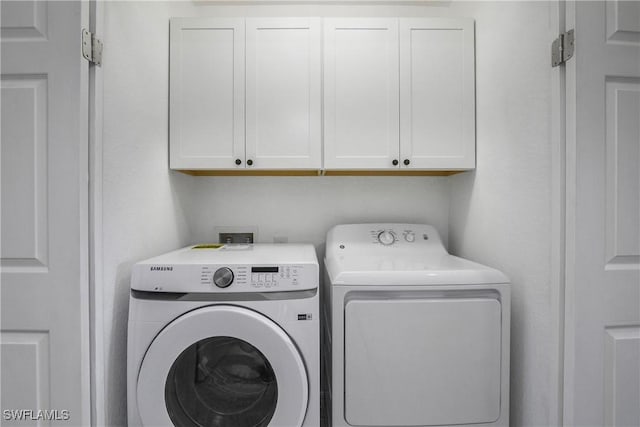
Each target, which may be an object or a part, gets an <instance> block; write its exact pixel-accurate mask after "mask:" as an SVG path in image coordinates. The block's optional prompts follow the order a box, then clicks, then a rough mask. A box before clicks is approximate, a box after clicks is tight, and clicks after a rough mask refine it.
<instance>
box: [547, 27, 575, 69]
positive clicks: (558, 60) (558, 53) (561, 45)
mask: <svg viewBox="0 0 640 427" xmlns="http://www.w3.org/2000/svg"><path fill="white" fill-rule="evenodd" d="M574 43H575V40H574V35H573V30H569V31H567V32H566V33H562V34H560V37H558V38H557V39H555V40H554V41H553V43H552V44H551V66H552V67H557V66H558V65H561V64H564V63H565V62H567V61H568V60H569V59H571V57H572V56H573V50H574Z"/></svg>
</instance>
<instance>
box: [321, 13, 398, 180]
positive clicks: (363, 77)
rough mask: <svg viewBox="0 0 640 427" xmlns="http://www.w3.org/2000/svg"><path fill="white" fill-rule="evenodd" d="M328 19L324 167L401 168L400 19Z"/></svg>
mask: <svg viewBox="0 0 640 427" xmlns="http://www.w3.org/2000/svg"><path fill="white" fill-rule="evenodd" d="M324 22H325V29H324V35H325V38H324V43H325V45H324V167H325V169H388V168H398V155H399V138H400V137H399V117H398V115H399V86H398V84H399V83H398V80H399V71H398V61H399V58H398V19H397V18H370V19H365V18H362V19H357V18H341V19H325V21H324Z"/></svg>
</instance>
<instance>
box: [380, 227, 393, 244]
mask: <svg viewBox="0 0 640 427" xmlns="http://www.w3.org/2000/svg"><path fill="white" fill-rule="evenodd" d="M395 241H396V236H395V235H394V234H393V232H392V231H389V230H385V231H381V232H380V234H378V242H380V243H382V244H383V245H385V246H389V245H393V243H394V242H395Z"/></svg>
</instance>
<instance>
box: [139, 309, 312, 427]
mask: <svg viewBox="0 0 640 427" xmlns="http://www.w3.org/2000/svg"><path fill="white" fill-rule="evenodd" d="M137 393H138V394H137V399H138V409H139V411H140V417H141V419H142V424H143V425H144V426H170V425H172V424H173V425H175V426H177V427H199V426H202V427H205V426H206V427H214V426H215V427H236V426H244V427H266V426H279V427H280V426H283V427H284V426H291V427H296V426H300V425H302V421H303V420H304V416H305V413H306V411H307V400H308V383H307V373H306V370H305V367H304V363H303V361H302V358H301V357H300V354H299V352H298V350H297V348H296V346H295V345H294V343H293V342H292V341H291V339H290V338H289V336H288V335H287V334H286V333H285V332H284V331H283V330H282V328H280V327H279V326H278V325H277V324H276V323H274V322H273V321H271V320H270V319H268V318H267V317H265V316H263V315H261V314H258V313H256V312H254V311H251V310H248V309H245V308H240V307H236V306H229V305H217V306H209V307H205V308H201V309H198V310H194V311H192V312H189V313H187V314H185V315H183V316H181V317H179V318H177V319H176V320H174V321H173V322H172V323H170V324H169V325H168V326H167V327H165V328H164V329H163V330H162V332H160V334H158V336H157V337H156V338H155V339H154V340H153V342H152V343H151V346H150V347H149V349H148V350H147V353H146V355H145V357H144V359H143V361H142V366H141V367H140V372H139V375H138V389H137Z"/></svg>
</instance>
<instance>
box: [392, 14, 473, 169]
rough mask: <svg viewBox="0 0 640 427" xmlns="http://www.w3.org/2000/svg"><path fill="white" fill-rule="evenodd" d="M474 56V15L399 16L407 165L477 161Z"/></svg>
mask: <svg viewBox="0 0 640 427" xmlns="http://www.w3.org/2000/svg"><path fill="white" fill-rule="evenodd" d="M474 57H475V56H474V24H473V20H471V19H440V18H435V19H400V153H401V159H402V162H401V166H402V167H403V168H416V169H471V168H474V167H475V61H474ZM407 161H408V162H409V165H406V163H407Z"/></svg>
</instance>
